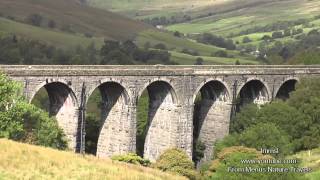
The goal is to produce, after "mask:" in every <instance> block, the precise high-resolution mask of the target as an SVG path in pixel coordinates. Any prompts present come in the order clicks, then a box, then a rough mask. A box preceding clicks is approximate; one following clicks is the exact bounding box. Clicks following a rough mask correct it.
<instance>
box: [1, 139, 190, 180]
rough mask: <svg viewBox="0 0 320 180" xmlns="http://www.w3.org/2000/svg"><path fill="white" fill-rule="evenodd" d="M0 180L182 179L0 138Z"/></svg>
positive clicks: (154, 171)
mask: <svg viewBox="0 0 320 180" xmlns="http://www.w3.org/2000/svg"><path fill="white" fill-rule="evenodd" d="M0 147H1V148H0V154H1V156H0V179H92V180H96V179H185V178H183V177H181V176H176V175H173V174H167V173H163V172H161V171H158V170H154V169H151V168H145V167H141V166H136V165H129V164H124V163H117V162H114V161H111V160H109V159H104V160H103V159H98V158H96V157H94V156H88V155H86V156H82V155H77V154H74V153H73V152H63V151H57V150H53V149H49V148H43V147H38V146H32V145H27V144H21V143H17V142H13V141H9V140H6V139H0Z"/></svg>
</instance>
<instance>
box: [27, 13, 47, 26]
mask: <svg viewBox="0 0 320 180" xmlns="http://www.w3.org/2000/svg"><path fill="white" fill-rule="evenodd" d="M42 21H43V17H42V16H41V15H40V14H31V15H29V16H28V17H27V19H26V22H27V23H29V24H31V25H34V26H40V25H41V23H42Z"/></svg>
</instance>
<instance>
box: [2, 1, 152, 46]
mask: <svg viewBox="0 0 320 180" xmlns="http://www.w3.org/2000/svg"><path fill="white" fill-rule="evenodd" d="M0 13H1V15H2V16H4V17H7V18H10V19H14V20H15V21H20V22H25V21H26V19H27V18H28V17H30V16H31V15H34V14H39V15H40V16H41V17H42V23H41V27H46V26H48V23H49V21H54V24H55V26H56V29H59V30H61V29H67V30H69V31H71V32H75V33H82V34H87V35H90V36H95V37H104V38H107V39H114V40H124V39H133V38H134V37H135V36H136V35H137V34H138V33H139V32H141V31H143V30H147V29H150V28H152V27H151V26H149V25H146V24H144V23H142V22H139V21H135V20H131V19H129V18H126V17H124V16H121V15H118V14H115V13H112V12H108V11H106V10H100V9H96V8H92V7H88V6H84V5H82V4H81V3H80V2H79V1H78V0H54V1H53V0H1V1H0Z"/></svg>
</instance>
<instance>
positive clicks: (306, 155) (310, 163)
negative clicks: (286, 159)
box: [290, 148, 320, 180]
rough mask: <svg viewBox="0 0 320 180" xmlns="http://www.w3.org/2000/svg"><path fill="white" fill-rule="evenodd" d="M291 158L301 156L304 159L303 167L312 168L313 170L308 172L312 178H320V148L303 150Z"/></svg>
mask: <svg viewBox="0 0 320 180" xmlns="http://www.w3.org/2000/svg"><path fill="white" fill-rule="evenodd" d="M290 158H291V159H293V158H299V159H301V161H302V167H310V168H312V171H313V172H311V173H308V174H306V176H307V177H308V178H309V179H310V180H318V179H320V148H318V149H313V150H311V151H302V152H299V153H297V154H295V155H293V156H292V157H290Z"/></svg>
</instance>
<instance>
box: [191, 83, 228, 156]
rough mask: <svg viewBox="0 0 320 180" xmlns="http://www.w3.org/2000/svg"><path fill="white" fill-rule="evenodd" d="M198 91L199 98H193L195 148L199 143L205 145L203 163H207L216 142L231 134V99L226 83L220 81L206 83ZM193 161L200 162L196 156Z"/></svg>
mask: <svg viewBox="0 0 320 180" xmlns="http://www.w3.org/2000/svg"><path fill="white" fill-rule="evenodd" d="M198 89H199V90H197V92H196V93H197V94H198V98H197V99H196V97H194V98H193V99H194V116H193V127H194V128H193V140H194V141H193V142H194V143H193V147H194V148H195V143H196V142H197V141H201V142H202V143H204V145H205V146H206V149H205V151H204V157H203V159H202V161H207V160H210V158H211V157H212V153H213V145H214V143H215V141H216V140H218V139H222V138H223V137H224V136H225V135H227V134H228V133H229V123H230V115H231V97H230V93H229V92H230V91H229V89H228V87H227V85H226V83H224V82H223V81H221V80H219V79H212V80H210V81H206V82H205V83H202V84H201V85H200V86H199V88H198ZM197 94H195V95H194V96H196V95H197ZM193 160H194V161H198V159H196V157H195V156H193Z"/></svg>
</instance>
